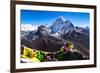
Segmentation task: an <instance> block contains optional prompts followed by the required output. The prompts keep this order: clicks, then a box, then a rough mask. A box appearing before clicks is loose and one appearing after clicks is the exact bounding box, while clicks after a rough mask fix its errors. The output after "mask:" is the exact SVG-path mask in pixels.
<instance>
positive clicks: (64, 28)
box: [21, 16, 89, 56]
mask: <svg viewBox="0 0 100 73" xmlns="http://www.w3.org/2000/svg"><path fill="white" fill-rule="evenodd" d="M28 27H29V26H28ZM28 27H27V28H28ZM24 28H25V27H24ZM29 28H31V26H30V27H29ZM21 36H22V37H21V44H22V45H26V46H27V47H30V48H38V49H39V50H44V51H51V52H54V51H57V50H59V49H60V48H61V46H62V45H63V44H64V42H65V41H71V42H73V43H74V45H75V46H76V48H79V49H78V50H80V51H81V52H83V53H84V51H85V53H84V55H86V56H88V51H87V50H88V49H89V27H86V28H83V27H79V26H74V24H73V23H72V22H71V21H70V20H65V18H64V17H63V16H60V17H58V18H57V19H56V20H55V22H54V23H53V24H52V25H51V26H50V27H48V26H47V25H40V26H38V28H37V29H36V30H32V31H21Z"/></svg>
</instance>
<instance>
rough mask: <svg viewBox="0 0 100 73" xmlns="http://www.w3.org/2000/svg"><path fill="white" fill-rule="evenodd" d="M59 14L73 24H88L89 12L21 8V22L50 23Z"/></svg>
mask: <svg viewBox="0 0 100 73" xmlns="http://www.w3.org/2000/svg"><path fill="white" fill-rule="evenodd" d="M59 16H63V17H64V18H65V19H66V20H70V21H71V22H72V23H73V24H74V25H75V26H89V25H90V24H89V19H90V15H89V13H82V12H81V13H79V12H57V11H36V10H21V24H24V25H25V24H32V25H45V24H48V25H51V24H52V23H53V22H54V21H55V20H56V19H57V18H58V17H59Z"/></svg>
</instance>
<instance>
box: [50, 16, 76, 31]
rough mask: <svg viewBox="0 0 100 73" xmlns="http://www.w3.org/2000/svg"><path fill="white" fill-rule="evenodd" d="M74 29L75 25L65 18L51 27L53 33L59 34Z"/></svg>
mask: <svg viewBox="0 0 100 73" xmlns="http://www.w3.org/2000/svg"><path fill="white" fill-rule="evenodd" d="M72 27H74V25H73V24H72V23H71V22H70V21H69V20H65V18H64V17H63V16H60V17H59V18H58V19H56V20H55V22H54V23H53V24H52V26H51V31H52V33H57V32H60V31H67V30H68V29H69V28H72Z"/></svg>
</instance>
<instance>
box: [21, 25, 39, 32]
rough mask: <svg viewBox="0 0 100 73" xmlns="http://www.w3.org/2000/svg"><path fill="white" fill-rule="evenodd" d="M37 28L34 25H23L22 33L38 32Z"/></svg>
mask: <svg viewBox="0 0 100 73" xmlns="http://www.w3.org/2000/svg"><path fill="white" fill-rule="evenodd" d="M36 29H37V26H35V25H32V24H21V30H22V31H30V30H31V31H32V30H36Z"/></svg>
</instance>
